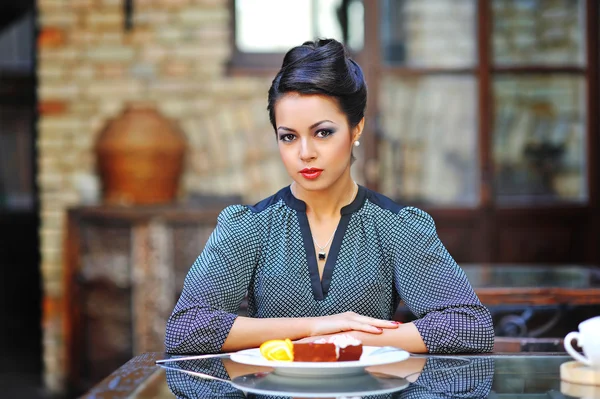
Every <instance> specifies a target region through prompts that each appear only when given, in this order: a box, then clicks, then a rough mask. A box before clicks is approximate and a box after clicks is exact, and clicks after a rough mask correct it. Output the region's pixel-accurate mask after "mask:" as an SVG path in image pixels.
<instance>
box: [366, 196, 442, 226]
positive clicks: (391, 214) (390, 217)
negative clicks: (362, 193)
mask: <svg viewBox="0 0 600 399" xmlns="http://www.w3.org/2000/svg"><path fill="white" fill-rule="evenodd" d="M366 191H367V200H368V201H369V202H370V203H371V204H372V205H373V206H372V208H374V209H376V212H377V211H378V212H377V213H379V214H380V215H381V218H382V219H384V220H386V221H387V222H398V223H401V224H405V225H423V226H429V227H433V228H435V224H434V222H433V218H432V217H431V215H429V213H427V212H426V211H424V210H422V209H420V208H418V207H416V206H412V205H404V204H401V203H399V202H397V201H395V200H393V199H391V198H389V197H387V196H385V195H384V194H381V193H379V192H377V191H373V190H369V189H366Z"/></svg>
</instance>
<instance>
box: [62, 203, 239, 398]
mask: <svg viewBox="0 0 600 399" xmlns="http://www.w3.org/2000/svg"><path fill="white" fill-rule="evenodd" d="M226 205H228V203H220V204H214V205H211V206H202V207H194V206H160V207H142V208H119V207H81V208H74V209H71V210H69V211H68V226H67V237H66V239H65V245H66V256H65V285H64V288H65V303H66V304H67V315H66V323H67V325H66V332H67V336H66V337H65V343H66V345H67V359H66V361H67V363H68V373H69V375H68V379H69V385H70V386H71V387H72V388H73V389H74V390H76V391H81V390H84V389H88V388H89V387H90V386H91V385H93V384H95V383H97V382H98V381H99V380H101V379H102V378H104V377H106V376H107V375H108V374H110V372H111V371H112V370H114V369H115V368H117V367H118V366H119V365H120V364H123V363H124V362H125V361H126V360H127V359H130V358H131V357H132V356H135V355H137V354H141V353H144V352H152V351H158V352H160V351H162V350H164V332H165V323H166V320H167V318H168V316H169V314H170V312H171V311H172V310H173V307H174V305H175V301H176V300H177V298H178V297H179V294H180V290H181V288H182V286H183V280H184V278H185V275H186V273H187V271H188V270H189V268H190V266H191V265H192V263H193V262H194V260H195V259H196V257H197V256H198V255H199V254H200V252H201V251H202V249H203V248H204V245H205V243H206V241H207V240H208V237H209V235H210V233H211V232H212V230H213V229H214V227H215V224H216V220H217V216H218V214H219V212H220V211H221V210H222V209H223V208H224V207H225V206H226Z"/></svg>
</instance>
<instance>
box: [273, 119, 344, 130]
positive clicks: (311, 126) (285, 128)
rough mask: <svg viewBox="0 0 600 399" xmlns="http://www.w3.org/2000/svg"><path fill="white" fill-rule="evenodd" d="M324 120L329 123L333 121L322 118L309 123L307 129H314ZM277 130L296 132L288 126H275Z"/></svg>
mask: <svg viewBox="0 0 600 399" xmlns="http://www.w3.org/2000/svg"><path fill="white" fill-rule="evenodd" d="M325 122H329V123H335V122H333V121H330V120H329V119H323V120H322V121H319V122H317V123H313V124H312V125H310V126H309V127H308V128H309V129H314V128H315V127H317V126H319V125H320V124H321V123H325ZM277 130H285V131H287V132H294V133H295V132H296V131H295V130H294V129H292V128H289V127H285V126H279V127H278V128H277Z"/></svg>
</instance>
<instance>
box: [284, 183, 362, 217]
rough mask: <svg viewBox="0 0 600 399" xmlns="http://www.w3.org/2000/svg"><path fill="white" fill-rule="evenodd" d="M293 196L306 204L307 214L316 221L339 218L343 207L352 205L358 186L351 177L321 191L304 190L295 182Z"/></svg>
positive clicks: (292, 187)
mask: <svg viewBox="0 0 600 399" xmlns="http://www.w3.org/2000/svg"><path fill="white" fill-rule="evenodd" d="M291 190H292V194H293V195H294V196H295V197H296V198H298V199H299V200H302V201H304V203H306V213H307V215H310V216H311V217H313V218H314V219H315V220H317V221H318V220H325V219H330V218H337V217H339V216H340V211H341V209H342V208H343V207H345V206H346V205H348V204H350V203H351V202H352V201H353V200H354V197H356V194H357V192H358V186H357V184H356V183H355V182H354V180H352V178H351V177H350V176H348V179H344V180H343V181H340V182H339V183H337V184H335V185H333V186H331V187H329V188H327V189H326V190H320V191H308V190H303V189H302V187H300V186H299V185H298V184H296V183H295V182H294V183H292V185H291Z"/></svg>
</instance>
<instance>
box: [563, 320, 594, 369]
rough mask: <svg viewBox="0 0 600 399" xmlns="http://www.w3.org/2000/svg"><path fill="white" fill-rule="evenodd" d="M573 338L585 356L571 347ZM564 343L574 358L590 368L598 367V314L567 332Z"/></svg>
mask: <svg viewBox="0 0 600 399" xmlns="http://www.w3.org/2000/svg"><path fill="white" fill-rule="evenodd" d="M573 340H576V341H577V344H578V345H579V346H580V347H581V348H582V349H583V353H584V355H585V356H583V355H581V354H580V353H579V352H577V351H576V350H575V349H574V348H573V346H572V341H573ZM564 345H565V349H566V350H567V352H568V353H569V355H571V356H573V358H574V359H575V360H577V361H579V362H581V363H583V364H585V365H586V366H590V367H592V368H600V316H596V317H592V318H591V319H587V320H585V321H582V322H581V323H579V331H572V332H570V333H568V334H567V336H566V337H565V341H564Z"/></svg>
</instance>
